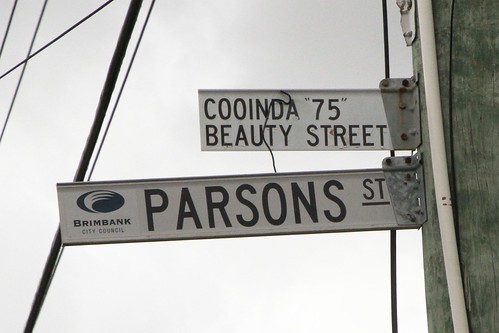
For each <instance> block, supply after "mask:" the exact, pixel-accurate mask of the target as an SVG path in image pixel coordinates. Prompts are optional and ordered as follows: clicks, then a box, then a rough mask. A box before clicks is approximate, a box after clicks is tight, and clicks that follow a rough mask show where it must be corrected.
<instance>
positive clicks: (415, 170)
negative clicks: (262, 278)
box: [58, 156, 426, 245]
mask: <svg viewBox="0 0 499 333" xmlns="http://www.w3.org/2000/svg"><path fill="white" fill-rule="evenodd" d="M58 197H59V209H60V217H61V233H62V240H63V244H64V245H82V244H98V243H115V242H144V241H159V240H180V239H203V238H221V237H241V236H263V235H285V234H307V233H323V232H339V231H361V230H385V229H407V228H419V227H420V226H421V224H422V223H423V222H424V221H425V220H426V214H425V205H424V191H423V178H422V167H421V164H420V160H419V157H418V156H410V157H392V158H387V159H385V161H384V162H383V169H372V170H355V171H336V172H327V171H326V172H310V173H285V174H262V175H249V176H226V177H203V178H180V179H164V180H137V181H123V182H90V183H88V182H87V183H66V184H59V185H58Z"/></svg>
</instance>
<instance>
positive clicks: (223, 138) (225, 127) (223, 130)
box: [220, 125, 232, 146]
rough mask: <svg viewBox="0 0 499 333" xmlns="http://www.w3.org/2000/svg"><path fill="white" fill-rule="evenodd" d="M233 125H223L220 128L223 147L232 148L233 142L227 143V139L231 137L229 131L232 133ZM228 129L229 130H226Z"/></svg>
mask: <svg viewBox="0 0 499 333" xmlns="http://www.w3.org/2000/svg"><path fill="white" fill-rule="evenodd" d="M231 127H232V126H231V125H221V126H220V136H221V138H222V142H221V143H222V146H232V142H226V141H225V138H226V137H228V136H229V133H228V131H230V128H231ZM227 128H228V130H226V129H227Z"/></svg>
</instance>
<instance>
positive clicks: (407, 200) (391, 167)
mask: <svg viewBox="0 0 499 333" xmlns="http://www.w3.org/2000/svg"><path fill="white" fill-rule="evenodd" d="M382 165H383V171H384V174H385V179H386V185H387V187H388V192H389V194H390V198H391V202H392V205H393V211H394V213H395V218H396V219H397V223H398V224H399V225H421V224H423V223H424V222H426V219H427V217H426V200H425V193H424V178H423V165H422V164H421V154H419V153H418V154H416V155H412V156H398V157H387V158H385V159H384V160H383V164H382Z"/></svg>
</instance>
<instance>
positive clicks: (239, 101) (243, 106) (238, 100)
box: [234, 98, 246, 120]
mask: <svg viewBox="0 0 499 333" xmlns="http://www.w3.org/2000/svg"><path fill="white" fill-rule="evenodd" d="M238 104H239V105H241V106H240V107H238V106H237V105H238ZM239 110H241V111H242V114H239V112H238V111H239ZM234 117H236V119H239V120H243V119H244V118H246V103H245V102H244V99H242V98H236V100H235V101H234Z"/></svg>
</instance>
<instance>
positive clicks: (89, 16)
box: [0, 0, 114, 80]
mask: <svg viewBox="0 0 499 333" xmlns="http://www.w3.org/2000/svg"><path fill="white" fill-rule="evenodd" d="M113 1H114V0H108V1H106V2H105V3H104V4H102V5H101V6H100V7H98V8H97V9H96V10H94V11H93V12H91V13H90V14H88V15H87V16H85V17H84V18H82V19H81V20H80V21H78V22H76V23H75V24H74V25H73V26H71V27H70V28H69V29H67V30H65V31H64V32H63V33H61V34H60V35H59V36H57V37H56V38H54V39H52V40H51V41H50V42H48V43H47V44H45V45H44V46H42V47H41V48H40V49H38V50H37V51H36V52H34V53H33V54H31V55H29V56H28V57H27V58H26V59H24V60H23V61H21V62H20V63H18V64H17V65H15V66H14V67H12V68H11V69H9V70H8V71H6V72H5V73H3V74H2V75H1V76H0V80H1V79H3V78H4V77H6V76H7V75H9V74H10V73H12V72H13V71H15V70H16V69H18V68H19V67H20V66H22V65H23V64H25V63H26V62H28V61H29V60H30V59H31V58H33V57H35V56H37V55H38V54H39V53H40V52H42V51H44V50H45V49H46V48H48V47H49V46H51V45H52V44H54V43H55V42H57V41H58V40H59V39H61V38H62V37H64V36H66V35H67V34H68V33H70V32H71V31H73V30H74V29H76V28H77V27H78V26H80V25H81V24H82V23H84V22H85V21H87V20H88V19H89V18H91V17H92V16H94V15H95V14H97V13H98V12H100V11H101V10H102V9H104V8H105V7H107V6H108V5H109V4H110V3H111V2H113Z"/></svg>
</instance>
